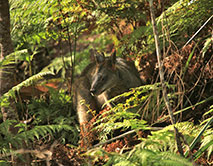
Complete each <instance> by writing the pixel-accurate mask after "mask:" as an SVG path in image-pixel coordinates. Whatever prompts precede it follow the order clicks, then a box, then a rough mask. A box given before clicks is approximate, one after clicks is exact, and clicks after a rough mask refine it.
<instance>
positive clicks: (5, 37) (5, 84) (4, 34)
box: [0, 0, 17, 121]
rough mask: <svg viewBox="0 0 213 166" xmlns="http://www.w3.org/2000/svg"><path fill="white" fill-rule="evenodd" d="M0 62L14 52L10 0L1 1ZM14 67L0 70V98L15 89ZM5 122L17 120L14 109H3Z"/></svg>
mask: <svg viewBox="0 0 213 166" xmlns="http://www.w3.org/2000/svg"><path fill="white" fill-rule="evenodd" d="M0 50H1V55H0V60H3V59H4V57H6V56H7V55H9V54H10V53H12V52H13V45H12V41H11V36H10V13H9V2H8V0H1V1H0ZM13 75H14V67H13V66H7V67H4V68H2V69H1V70H0V97H1V96H2V95H3V94H4V93H6V92H7V91H8V90H9V89H11V88H12V87H13V84H14V79H13V78H14V76H13ZM1 111H2V114H3V120H4V121H5V120H7V119H17V116H16V113H15V111H14V110H13V109H10V108H2V107H1Z"/></svg>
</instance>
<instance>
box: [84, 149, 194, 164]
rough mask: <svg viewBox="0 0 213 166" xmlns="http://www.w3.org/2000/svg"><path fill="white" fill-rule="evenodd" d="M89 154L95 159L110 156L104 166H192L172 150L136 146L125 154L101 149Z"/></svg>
mask: <svg viewBox="0 0 213 166" xmlns="http://www.w3.org/2000/svg"><path fill="white" fill-rule="evenodd" d="M88 155H90V156H91V157H93V158H94V159H95V158H97V156H108V158H109V159H108V161H107V163H106V164H104V166H111V165H113V166H149V165H156V166H173V165H175V166H176V165H177V166H192V165H193V164H192V163H191V162H189V161H188V160H187V159H185V158H183V157H181V156H179V155H177V154H174V153H171V152H154V151H152V150H148V149H143V148H141V147H135V148H134V149H133V150H131V151H130V152H126V153H123V154H117V153H107V152H105V151H103V150H101V149H95V150H93V151H89V152H88Z"/></svg>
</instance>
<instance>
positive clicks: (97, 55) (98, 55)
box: [95, 52, 105, 64]
mask: <svg viewBox="0 0 213 166" xmlns="http://www.w3.org/2000/svg"><path fill="white" fill-rule="evenodd" d="M95 61H96V63H97V64H100V63H103V62H104V61H105V55H104V53H103V52H101V53H100V52H96V53H95Z"/></svg>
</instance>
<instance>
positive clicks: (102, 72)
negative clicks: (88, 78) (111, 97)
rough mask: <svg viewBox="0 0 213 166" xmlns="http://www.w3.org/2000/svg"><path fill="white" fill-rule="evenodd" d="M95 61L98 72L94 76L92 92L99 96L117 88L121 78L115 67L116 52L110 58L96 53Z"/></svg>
mask: <svg viewBox="0 0 213 166" xmlns="http://www.w3.org/2000/svg"><path fill="white" fill-rule="evenodd" d="M94 59H95V63H96V70H95V72H94V74H93V76H92V83H91V87H90V92H91V94H92V95H96V96H97V95H100V94H101V93H103V92H104V91H106V90H108V89H110V88H113V87H114V86H116V84H118V83H119V77H118V73H117V71H116V67H115V63H116V52H115V51H114V53H113V54H112V55H111V56H110V57H105V56H104V53H95V55H94Z"/></svg>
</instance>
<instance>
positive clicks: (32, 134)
mask: <svg viewBox="0 0 213 166" xmlns="http://www.w3.org/2000/svg"><path fill="white" fill-rule="evenodd" d="M61 130H67V131H74V128H73V127H72V126H69V125H42V126H35V127H34V128H32V129H30V130H27V131H24V132H20V133H19V134H17V135H16V136H15V137H14V140H16V139H18V140H19V139H21V140H25V141H34V140H35V138H36V139H40V138H41V137H45V136H46V135H47V134H50V135H53V133H56V132H59V131H61Z"/></svg>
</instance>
